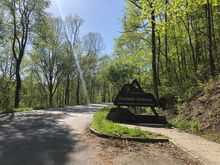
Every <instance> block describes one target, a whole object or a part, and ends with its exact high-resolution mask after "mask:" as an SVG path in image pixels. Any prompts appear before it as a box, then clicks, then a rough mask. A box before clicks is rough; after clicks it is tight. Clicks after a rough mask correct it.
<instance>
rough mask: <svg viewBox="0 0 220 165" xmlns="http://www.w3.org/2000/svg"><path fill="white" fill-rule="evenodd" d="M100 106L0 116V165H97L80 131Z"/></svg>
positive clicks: (82, 130)
mask: <svg viewBox="0 0 220 165" xmlns="http://www.w3.org/2000/svg"><path fill="white" fill-rule="evenodd" d="M103 106H105V105H88V106H74V107H66V108H57V109H48V110H35V111H29V112H21V113H14V114H3V115H0V165H61V164H62V165H63V164H65V165H87V164H89V165H90V164H97V163H96V162H95V158H92V156H93V154H92V153H93V152H92V146H91V145H89V144H88V143H86V142H85V140H84V130H85V127H86V126H87V125H88V124H89V123H90V122H91V119H92V115H93V113H94V112H95V111H96V110H98V109H100V108H102V107H103ZM93 160H94V163H93Z"/></svg>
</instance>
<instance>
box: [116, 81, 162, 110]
mask: <svg viewBox="0 0 220 165" xmlns="http://www.w3.org/2000/svg"><path fill="white" fill-rule="evenodd" d="M114 105H116V106H142V107H156V106H158V103H157V101H156V99H155V97H154V96H153V95H152V94H151V93H145V92H144V91H143V90H142V88H141V86H140V85H139V83H138V81H137V80H134V81H133V82H132V83H131V84H125V85H123V87H122V88H121V90H120V91H119V93H118V95H117V96H116V98H115V100H114Z"/></svg>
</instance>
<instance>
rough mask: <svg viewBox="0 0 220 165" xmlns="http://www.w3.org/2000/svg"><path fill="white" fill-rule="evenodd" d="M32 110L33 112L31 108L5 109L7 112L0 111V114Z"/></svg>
mask: <svg viewBox="0 0 220 165" xmlns="http://www.w3.org/2000/svg"><path fill="white" fill-rule="evenodd" d="M32 110H33V108H13V109H7V110H0V114H3V113H15V112H23V111H32Z"/></svg>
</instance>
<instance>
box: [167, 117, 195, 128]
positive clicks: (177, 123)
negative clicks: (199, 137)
mask: <svg viewBox="0 0 220 165" xmlns="http://www.w3.org/2000/svg"><path fill="white" fill-rule="evenodd" d="M171 123H172V125H173V126H174V127H177V128H180V129H184V130H187V131H192V132H196V131H198V130H199V124H198V122H197V121H196V120H192V121H188V120H186V119H185V117H184V116H183V115H179V116H177V117H176V118H175V119H173V120H172V121H171Z"/></svg>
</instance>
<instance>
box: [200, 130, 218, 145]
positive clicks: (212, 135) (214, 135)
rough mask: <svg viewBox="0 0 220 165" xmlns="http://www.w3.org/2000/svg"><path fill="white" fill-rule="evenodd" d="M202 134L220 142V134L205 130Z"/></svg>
mask: <svg viewBox="0 0 220 165" xmlns="http://www.w3.org/2000/svg"><path fill="white" fill-rule="evenodd" d="M201 136H202V137H204V138H206V139H208V140H211V141H214V142H216V143H220V136H219V135H216V134H214V133H210V132H203V133H201Z"/></svg>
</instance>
